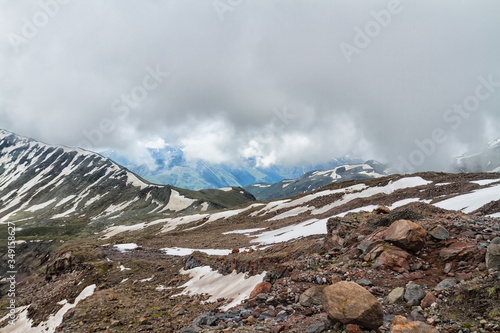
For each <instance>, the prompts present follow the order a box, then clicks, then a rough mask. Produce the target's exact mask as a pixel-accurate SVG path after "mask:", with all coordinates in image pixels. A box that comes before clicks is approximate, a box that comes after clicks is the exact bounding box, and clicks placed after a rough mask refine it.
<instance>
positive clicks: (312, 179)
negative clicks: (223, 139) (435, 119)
mask: <svg viewBox="0 0 500 333" xmlns="http://www.w3.org/2000/svg"><path fill="white" fill-rule="evenodd" d="M385 170H386V167H385V166H384V165H383V164H380V163H378V162H376V161H367V162H365V163H363V164H344V165H341V166H338V167H336V168H333V169H327V170H315V171H310V172H308V173H306V174H304V175H302V176H301V177H299V178H297V179H285V180H282V181H280V182H277V183H274V184H270V183H256V184H251V185H247V186H245V187H243V188H244V189H245V190H247V191H248V192H250V193H252V194H253V195H254V196H255V197H256V198H257V199H258V200H271V199H280V198H287V197H292V196H295V195H297V194H300V193H308V192H312V191H314V190H317V189H318V188H320V187H322V186H325V185H328V184H331V183H339V182H345V181H349V180H356V179H370V178H377V177H382V176H385V175H387V173H386V171H385Z"/></svg>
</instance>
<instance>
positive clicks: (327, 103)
mask: <svg viewBox="0 0 500 333" xmlns="http://www.w3.org/2000/svg"><path fill="white" fill-rule="evenodd" d="M41 4H46V5H44V6H42V5H41ZM464 104H465V105H464ZM454 105H456V106H455V109H454ZM0 128H4V129H7V130H10V131H13V132H16V133H18V134H21V135H25V136H30V137H33V138H36V139H38V140H41V141H44V142H47V143H59V144H65V145H68V146H78V145H79V146H84V147H86V148H91V149H93V150H97V151H99V150H102V149H106V148H111V149H115V150H120V151H123V152H127V153H128V154H136V153H137V152H138V151H139V150H140V149H141V147H144V146H161V145H162V144H163V143H164V142H166V143H170V144H175V145H180V146H182V147H184V148H185V151H186V154H187V156H188V157H193V158H203V159H207V160H210V161H213V162H237V161H239V160H240V159H242V158H248V157H254V158H256V159H257V161H258V162H259V163H260V164H261V165H264V166H265V165H271V164H295V165H297V164H303V163H305V164H310V163H315V162H324V161H326V160H328V159H330V158H333V157H337V156H343V155H345V154H351V155H357V156H361V157H364V158H375V159H378V160H381V161H384V162H390V163H394V164H400V165H405V164H406V165H407V166H411V167H414V168H415V169H416V170H428V169H434V170H440V169H443V168H445V166H446V165H447V163H448V159H449V158H450V157H451V156H455V155H457V154H460V153H461V152H463V151H464V150H466V149H476V148H477V147H480V146H481V145H483V144H485V143H487V142H488V141H489V140H492V139H495V138H497V137H500V2H498V1H494V0H491V1H478V0H470V1H456V0H452V1H451V0H450V1H435V0H429V1H402V2H401V3H399V2H397V1H365V0H363V1H353V0H345V1H337V0H328V1H320V0H317V1H311V0H303V1H292V0H280V1H278V0H220V1H219V0H216V1H211V0H177V1H168V0H164V1H160V0H156V1H153V0H150V1H132V0H108V1H103V0H85V1H82V0H80V1H77V0H72V1H68V0H64V1H63V0H41V1H40V2H38V1H8V0H1V1H0ZM416 142H419V143H420V144H418V143H416Z"/></svg>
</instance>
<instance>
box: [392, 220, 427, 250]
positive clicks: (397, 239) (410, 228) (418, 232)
mask: <svg viewBox="0 0 500 333" xmlns="http://www.w3.org/2000/svg"><path fill="white" fill-rule="evenodd" d="M426 237H427V231H426V230H425V229H424V228H422V227H421V226H419V225H418V224H416V223H413V222H412V221H408V220H398V221H396V222H394V223H392V224H391V226H390V227H389V229H387V233H386V234H385V236H384V240H385V241H388V242H391V243H393V244H394V245H396V246H399V247H401V248H403V249H405V250H409V251H413V252H416V251H419V250H420V249H421V248H422V247H424V245H425V241H426Z"/></svg>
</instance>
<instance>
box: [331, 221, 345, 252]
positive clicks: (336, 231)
mask: <svg viewBox="0 0 500 333" xmlns="http://www.w3.org/2000/svg"><path fill="white" fill-rule="evenodd" d="M326 229H327V242H326V243H327V245H328V246H329V247H330V248H331V249H337V250H340V249H342V247H343V246H344V243H345V238H346V237H347V228H346V226H345V225H344V223H343V221H342V219H341V218H339V217H332V218H329V219H328V221H327V222H326Z"/></svg>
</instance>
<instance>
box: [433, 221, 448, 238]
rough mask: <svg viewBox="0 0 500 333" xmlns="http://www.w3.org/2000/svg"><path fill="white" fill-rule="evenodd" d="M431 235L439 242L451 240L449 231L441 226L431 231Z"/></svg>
mask: <svg viewBox="0 0 500 333" xmlns="http://www.w3.org/2000/svg"><path fill="white" fill-rule="evenodd" d="M429 235H431V236H432V238H435V239H437V240H447V239H449V238H450V233H449V232H448V230H446V229H445V228H444V227H442V226H440V225H438V226H437V227H435V228H434V229H432V230H431V231H429Z"/></svg>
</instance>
